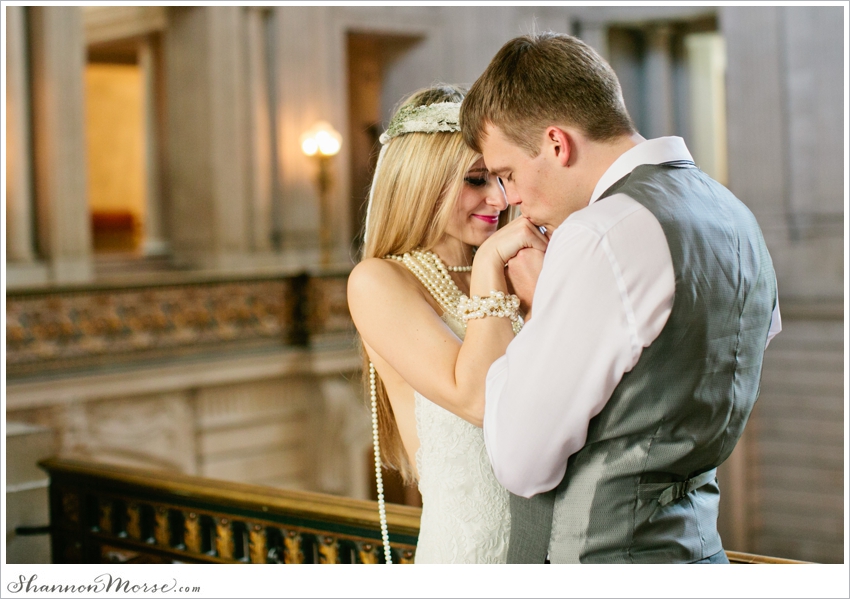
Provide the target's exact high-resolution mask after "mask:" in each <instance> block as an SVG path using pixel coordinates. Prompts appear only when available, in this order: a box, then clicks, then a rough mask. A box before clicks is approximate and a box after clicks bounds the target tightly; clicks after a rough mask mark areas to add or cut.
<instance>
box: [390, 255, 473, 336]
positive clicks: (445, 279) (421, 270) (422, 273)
mask: <svg viewBox="0 0 850 599" xmlns="http://www.w3.org/2000/svg"><path fill="white" fill-rule="evenodd" d="M387 257H388V258H392V259H393V260H397V261H399V262H402V263H404V265H405V266H407V268H408V269H409V270H410V272H412V273H413V275H414V276H415V277H416V278H417V279H419V281H420V282H421V283H422V284H423V285H424V286H425V289H427V290H428V292H429V293H430V294H431V296H432V297H433V298H434V299H435V300H437V303H438V304H439V305H440V307H441V308H442V309H443V311H444V312H448V313H449V314H451V315H452V316H454V317H455V318H457V319H458V320H460V322H463V321H462V320H461V319H460V315H459V314H458V303H459V302H460V298H461V297H462V296H463V293H462V292H461V290H460V289H458V286H457V285H456V284H455V282H454V280H453V279H452V276H451V275H450V274H449V270H448V268H447V267H446V265H445V264H443V261H442V260H440V258H439V256H437V254H435V253H434V252H423V251H421V250H413V251H411V252H408V253H406V254H404V255H403V256H387ZM465 324H466V323H464V325H465Z"/></svg>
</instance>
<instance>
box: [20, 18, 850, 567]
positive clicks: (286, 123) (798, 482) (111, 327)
mask: <svg viewBox="0 0 850 599" xmlns="http://www.w3.org/2000/svg"><path fill="white" fill-rule="evenodd" d="M4 10H5V23H6V31H5V33H6V37H5V40H6V41H5V43H6V96H5V102H6V119H7V131H6V139H5V144H6V169H7V170H6V182H5V201H6V204H5V231H6V245H5V248H4V251H5V263H6V264H5V266H6V286H7V287H6V312H5V318H6V354H5V374H6V385H7V387H6V389H7V396H6V405H5V411H6V412H5V416H6V439H7V454H6V467H7V470H6V490H7V511H6V535H7V537H6V538H7V547H8V558H7V559H8V561H10V562H11V561H35V562H37V561H47V560H48V559H49V555H48V551H47V545H46V542H43V539H38V538H33V537H26V538H24V537H18V536H17V535H16V534H15V532H14V528H15V526H18V525H22V524H26V525H37V524H44V523H45V522H46V518H47V515H46V507H45V503H44V502H45V487H46V480H45V479H44V475H43V474H41V473H40V471H39V470H38V469H37V468H35V467H34V463H35V462H36V461H37V460H38V459H40V458H41V457H45V456H47V455H54V454H58V455H62V456H77V457H84V458H86V459H93V460H98V461H103V462H111V463H119V464H128V465H135V466H142V467H145V468H151V469H168V470H174V471H179V472H185V473H189V474H199V475H203V476H208V477H213V478H223V479H228V480H234V481H241V482H249V483H258V484H265V485H273V486H278V487H285V488H300V489H306V490H313V491H322V492H328V493H335V494H341V495H349V496H354V497H369V495H370V493H373V491H371V490H370V489H371V483H370V479H369V467H368V461H369V456H370V453H369V452H370V449H369V447H370V441H371V439H370V435H369V424H368V414H367V413H366V411H365V408H364V407H363V402H362V399H361V393H360V388H359V356H358V354H357V350H356V345H355V342H354V332H353V329H352V327H351V323H350V319H349V317H348V312H347V307H346V302H345V278H346V274H347V272H348V270H350V268H351V266H352V265H353V263H354V261H355V260H356V256H357V248H358V244H359V238H360V233H361V231H360V227H361V225H360V223H361V222H362V217H363V211H364V200H365V195H366V191H367V187H368V184H369V181H370V176H371V169H372V166H373V163H374V159H375V149H376V147H375V146H376V140H377V137H378V135H379V134H380V133H381V131H382V130H383V127H384V126H385V125H386V122H387V120H388V117H389V115H390V114H391V113H392V110H393V107H394V106H395V105H396V104H397V102H398V101H400V100H401V99H402V98H403V97H404V96H405V95H407V94H408V93H410V92H412V91H414V90H415V89H417V88H420V87H424V86H427V85H430V84H432V83H435V82H438V81H448V82H455V83H466V84H469V83H471V82H472V81H474V80H475V78H476V77H477V76H478V75H479V74H480V73H481V72H482V71H483V69H484V68H485V67H486V65H487V63H488V62H489V60H490V58H491V57H492V56H493V54H494V53H495V52H496V51H497V50H498V49H499V47H500V46H501V45H502V44H503V43H504V42H505V41H507V40H508V39H510V38H511V37H514V36H516V35H519V34H522V33H527V32H529V31H532V30H535V29H537V30H546V29H552V30H556V31H561V32H568V33H573V34H575V35H578V36H579V37H581V38H582V39H584V40H585V41H587V42H588V43H589V44H591V45H592V46H594V47H595V48H596V49H597V50H598V51H599V52H600V53H601V54H602V55H603V56H605V57H606V58H607V59H608V60H609V62H610V63H611V64H612V66H613V67H614V69H615V70H616V71H617V73H618V75H619V77H620V80H621V82H622V85H623V93H624V96H625V99H626V103H627V105H628V107H629V110H630V112H631V114H632V116H633V118H634V120H635V122H636V124H637V126H638V129H639V130H640V132H641V133H642V134H643V135H644V136H645V137H648V138H649V137H657V136H662V135H680V136H682V137H684V138H685V140H686V142H687V143H688V146H689V147H690V149H691V151H692V153H693V155H694V157H695V159H696V161H697V163H698V164H699V166H700V167H701V168H702V169H703V170H705V171H706V172H708V173H709V174H711V175H712V176H714V177H715V178H717V179H718V180H720V181H721V182H723V183H724V184H726V185H727V186H728V187H730V189H732V191H733V192H734V193H735V194H736V195H738V197H740V198H741V199H742V200H743V201H744V202H745V203H746V204H747V205H748V206H749V207H750V208H751V209H752V211H753V212H754V213H755V215H756V217H757V218H758V220H759V222H760V224H761V226H762V229H763V231H764V234H765V238H766V240H767V243H768V246H769V248H770V251H771V254H772V256H773V259H774V262H775V266H776V271H777V276H778V279H779V289H780V298H781V308H782V316H783V325H784V331H783V333H782V334H781V335H780V336H779V337H777V339H776V340H774V342H773V343H772V344H771V346H770V348H769V350H768V352H767V356H766V362H765V371H764V377H763V383H762V392H761V398H760V400H759V402H758V405H757V408H756V411H755V412H754V414H753V416H752V418H751V421H750V423H749V425H748V427H747V432H746V434H745V436H744V439H743V440H742V442H741V443H740V444H739V446H738V448H737V449H736V451H735V453H734V454H733V456H732V457H731V458H730V460H729V461H728V462H727V463H726V464H725V465H724V466H723V468H722V472H721V486H722V487H723V508H722V513H721V523H720V525H721V530H722V534H723V538H724V542H725V545H726V548H727V549H734V550H738V551H749V552H756V553H765V554H771V555H776V556H781V557H788V558H796V559H803V560H814V561H826V562H840V561H841V560H842V556H843V545H844V530H845V523H844V520H843V512H844V471H845V461H844V451H843V448H844V422H845V419H846V412H845V408H844V404H843V398H844V381H843V377H842V372H843V364H844V353H843V347H844V295H843V282H844V279H843V276H844V268H845V266H844V254H843V231H844V218H845V215H844V210H845V206H844V202H845V197H846V190H845V189H844V187H843V165H844V163H845V161H846V156H844V152H843V136H842V134H843V131H844V129H845V126H844V125H845V122H844V108H845V105H844V100H843V94H842V91H843V81H844V76H845V66H844V55H843V41H844V30H843V24H844V20H845V19H844V15H843V9H842V8H841V7H735V6H725V7H716V8H715V7H696V6H683V7H661V6H659V7H626V6H623V7H604V6H603V7H576V6H571V7H542V8H541V7H524V6H518V7H453V6H443V7H347V6H337V7H319V6H315V7H273V8H272V7H263V8H260V7H200V6H199V7H167V8H166V7H154V6H144V7H141V6H140V7H105V6H104V7H94V6H92V7H70V6H69V7H12V6H9V7H5V9H4ZM319 120H322V121H326V122H327V123H329V124H330V125H331V126H332V127H333V128H334V129H336V131H337V132H338V133H339V134H340V135H341V138H342V144H341V149H340V151H339V153H338V154H336V155H335V156H334V157H332V158H326V159H317V158H316V157H310V156H306V155H305V154H304V153H303V152H302V149H301V136H302V134H303V133H304V132H305V131H307V130H308V129H310V128H311V127H312V126H313V125H314V124H315V123H316V121H319ZM322 162H324V164H323V165H322ZM321 168H324V169H326V170H325V172H326V173H327V175H328V177H329V180H328V179H326V181H329V185H328V186H326V187H325V188H324V189H323V188H322V186H321V185H319V180H318V178H317V177H318V175H319V172H320V169H321ZM394 493H395V495H394V497H395V499H396V500H397V501H406V502H409V503H415V502H416V500H417V498H416V496H415V495H416V493H415V491H411V490H407V491H405V490H403V489H397V490H396V491H394Z"/></svg>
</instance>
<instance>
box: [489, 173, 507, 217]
mask: <svg viewBox="0 0 850 599" xmlns="http://www.w3.org/2000/svg"><path fill="white" fill-rule="evenodd" d="M485 201H486V203H487V205H488V206H492V207H494V208H496V209H497V210H498V211H499V212H501V211H502V210H505V209H507V207H508V200H507V198H506V197H505V190H504V189H502V186H501V185H499V183H498V182H497V181H495V180H493V181H491V182H490V184H489V185H488V186H487V198H486V200H485Z"/></svg>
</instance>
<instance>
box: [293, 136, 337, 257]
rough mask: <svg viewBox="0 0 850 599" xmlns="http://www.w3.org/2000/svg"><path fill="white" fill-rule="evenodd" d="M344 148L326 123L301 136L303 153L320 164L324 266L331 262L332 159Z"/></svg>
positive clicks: (321, 237)
mask: <svg viewBox="0 0 850 599" xmlns="http://www.w3.org/2000/svg"><path fill="white" fill-rule="evenodd" d="M341 147H342V135H340V134H339V133H338V132H337V131H336V129H334V128H333V127H331V126H330V124H328V123H326V122H325V121H319V122H317V123H316V124H315V125H313V126H312V127H310V129H308V130H307V131H306V132H304V134H303V135H302V136H301V151H302V152H304V154H305V155H306V156H310V157H312V158H314V159H316V161H317V162H318V163H319V176H318V179H317V183H318V186H319V243H320V245H321V255H322V266H327V265H328V264H330V261H331V227H330V214H331V210H330V208H331V207H330V193H329V192H330V189H331V185H332V184H333V179H332V176H331V169H330V159H331V157H332V156H336V154H337V153H338V152H339V150H340V148H341Z"/></svg>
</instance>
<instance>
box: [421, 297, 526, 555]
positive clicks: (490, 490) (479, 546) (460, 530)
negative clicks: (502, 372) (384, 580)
mask: <svg viewBox="0 0 850 599" xmlns="http://www.w3.org/2000/svg"><path fill="white" fill-rule="evenodd" d="M443 321H444V322H445V323H446V324H447V325H448V326H449V328H451V329H452V330H453V331H454V332H455V334H457V335H458V337H460V338H461V339H463V336H464V327H463V324H462V323H460V322H459V321H458V320H457V318H456V317H455V316H454V315H451V314H450V313H448V312H447V313H444V314H443ZM415 397H416V430H417V433H418V434H419V443H420V445H419V451H417V452H416V467H417V469H418V471H419V491H420V492H421V493H422V505H423V507H422V520H421V524H420V527H419V542H418V543H417V546H416V558H415V562H416V563H417V564H424V563H441V564H445V563H464V564H470V563H496V564H503V563H505V561H506V559H507V555H508V536H509V534H510V509H509V505H508V492H507V491H506V490H505V489H504V488H503V487H502V486H501V485H500V484H499V483H498V481H497V480H496V477H495V475H494V474H493V469H492V467H491V466H490V460H489V459H488V457H487V450H486V449H485V447H484V434H483V431H482V430H481V429H480V428H478V427H476V426H473V425H472V424H470V423H469V422H467V421H465V420H463V419H462V418H460V417H458V416H455V415H454V414H452V413H451V412H449V411H448V410H445V409H443V408H441V407H440V406H438V405H437V404H435V403H433V402H431V401H429V400H428V399H426V398H425V397H422V396H421V395H420V394H418V393H415Z"/></svg>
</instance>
